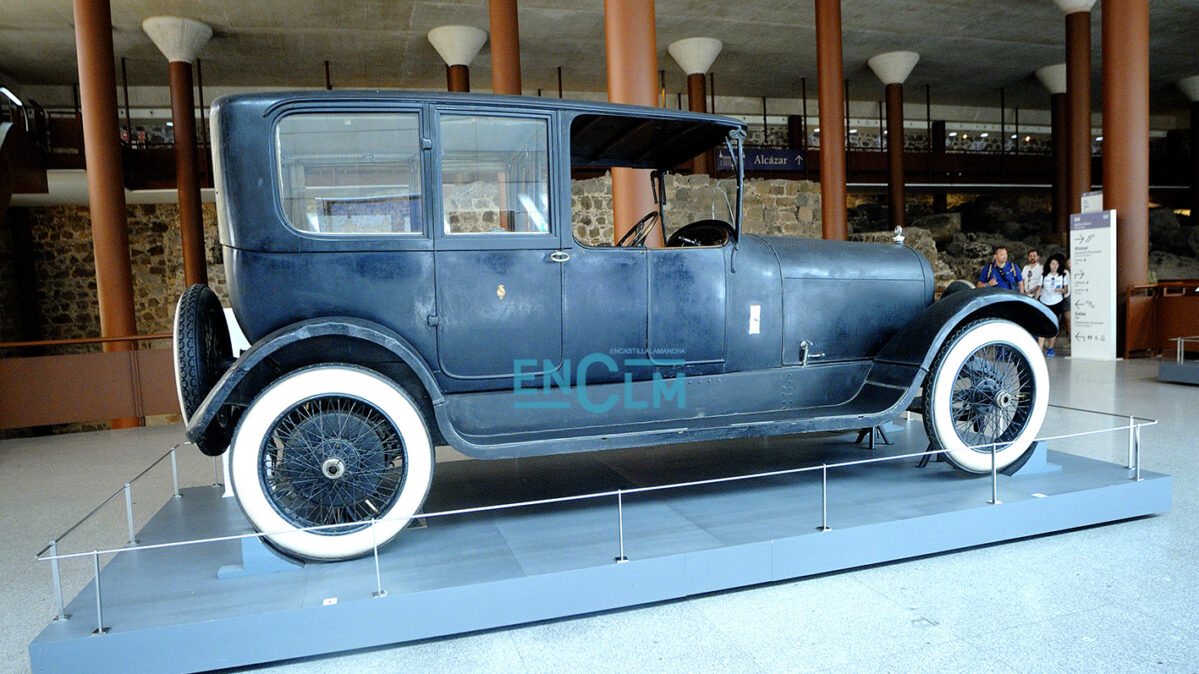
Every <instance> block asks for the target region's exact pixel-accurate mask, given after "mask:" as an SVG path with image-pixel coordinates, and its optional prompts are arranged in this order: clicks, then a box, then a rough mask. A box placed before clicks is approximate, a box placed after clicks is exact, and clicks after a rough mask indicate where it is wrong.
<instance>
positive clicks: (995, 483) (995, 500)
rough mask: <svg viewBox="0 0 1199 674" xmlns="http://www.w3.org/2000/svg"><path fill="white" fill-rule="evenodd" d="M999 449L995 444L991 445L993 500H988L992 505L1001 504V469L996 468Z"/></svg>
mask: <svg viewBox="0 0 1199 674" xmlns="http://www.w3.org/2000/svg"><path fill="white" fill-rule="evenodd" d="M996 449H998V448H997V447H996V446H995V445H994V444H992V445H991V500H990V501H988V502H989V503H990V504H991V505H999V504H1000V503H1001V501H1000V500H999V471H997V470H995V450H996Z"/></svg>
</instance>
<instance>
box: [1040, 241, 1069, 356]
mask: <svg viewBox="0 0 1199 674" xmlns="http://www.w3.org/2000/svg"><path fill="white" fill-rule="evenodd" d="M1069 297H1070V275H1069V274H1067V273H1066V258H1064V257H1062V255H1061V254H1060V253H1055V254H1053V255H1050V256H1049V260H1048V261H1047V262H1046V263H1045V269H1044V271H1043V272H1042V275H1041V287H1040V288H1038V289H1037V299H1039V300H1041V304H1044V305H1045V306H1047V307H1049V308H1050V310H1052V311H1053V313H1054V315H1055V316H1057V323H1058V332H1061V326H1062V324H1063V323H1064V322H1065V321H1064V320H1063V316H1064V315H1065V314H1066V312H1067V311H1069V309H1070V300H1069V299H1068V298H1069ZM1056 343H1057V333H1054V335H1053V336H1052V337H1050V338H1048V339H1046V338H1044V337H1038V338H1037V344H1038V345H1040V346H1041V347H1042V348H1046V347H1048V348H1046V351H1045V355H1046V356H1048V357H1049V358H1052V357H1053V347H1054V345H1055V344H1056Z"/></svg>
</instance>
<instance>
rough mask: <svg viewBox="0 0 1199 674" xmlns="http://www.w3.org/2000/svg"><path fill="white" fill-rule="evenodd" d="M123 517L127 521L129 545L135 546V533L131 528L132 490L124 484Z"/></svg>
mask: <svg viewBox="0 0 1199 674" xmlns="http://www.w3.org/2000/svg"><path fill="white" fill-rule="evenodd" d="M125 517H126V518H127V519H128V520H129V545H137V538H136V536H137V532H136V531H134V528H133V488H132V487H131V486H130V485H129V483H128V482H126V483H125Z"/></svg>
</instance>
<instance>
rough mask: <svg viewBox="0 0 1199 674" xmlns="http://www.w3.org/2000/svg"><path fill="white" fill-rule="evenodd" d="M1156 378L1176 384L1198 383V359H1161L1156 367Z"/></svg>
mask: <svg viewBox="0 0 1199 674" xmlns="http://www.w3.org/2000/svg"><path fill="white" fill-rule="evenodd" d="M1157 378H1158V379H1160V380H1162V381H1169V382H1174V383H1176V384H1197V385H1199V361H1194V360H1186V361H1183V362H1181V363H1180V362H1178V361H1176V360H1163V361H1162V362H1161V364H1160V365H1158V369H1157Z"/></svg>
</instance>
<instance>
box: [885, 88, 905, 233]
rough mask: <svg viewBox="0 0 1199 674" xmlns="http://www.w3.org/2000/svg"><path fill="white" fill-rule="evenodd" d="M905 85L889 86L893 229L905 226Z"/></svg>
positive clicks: (889, 178)
mask: <svg viewBox="0 0 1199 674" xmlns="http://www.w3.org/2000/svg"><path fill="white" fill-rule="evenodd" d="M903 192H904V190H903V85H902V84H888V85H887V198H888V201H889V202H890V212H891V227H902V226H903V224H904V194H903Z"/></svg>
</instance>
